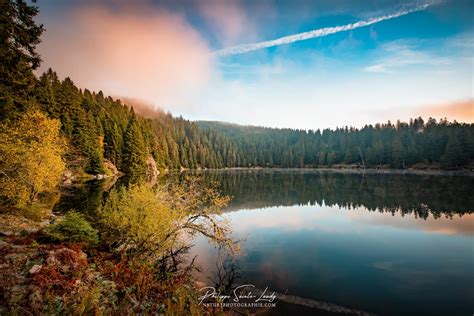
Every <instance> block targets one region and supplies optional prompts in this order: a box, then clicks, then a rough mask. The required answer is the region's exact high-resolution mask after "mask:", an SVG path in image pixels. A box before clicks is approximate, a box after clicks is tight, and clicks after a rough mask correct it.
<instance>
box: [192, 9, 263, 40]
mask: <svg viewBox="0 0 474 316" xmlns="http://www.w3.org/2000/svg"><path fill="white" fill-rule="evenodd" d="M197 4H198V10H199V12H200V14H201V15H202V16H203V17H204V18H205V20H206V21H207V23H208V24H209V25H210V26H211V29H212V30H213V32H214V33H215V34H216V35H217V37H218V39H219V41H220V43H221V44H222V45H233V44H235V43H236V42H237V41H239V40H242V39H243V38H248V37H249V34H253V33H255V24H254V22H253V21H252V20H251V19H250V17H249V16H248V14H247V12H246V11H245V9H244V6H243V5H242V3H240V1H238V0H229V1H225V2H224V1H198V2H197Z"/></svg>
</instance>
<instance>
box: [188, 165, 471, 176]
mask: <svg viewBox="0 0 474 316" xmlns="http://www.w3.org/2000/svg"><path fill="white" fill-rule="evenodd" d="M182 171H191V172H207V171H247V172H251V171H259V172H260V171H262V172H273V171H277V172H298V171H299V172H314V173H317V172H338V173H369V174H413V175H443V176H474V170H470V169H456V170H445V169H430V168H423V169H414V168H409V169H390V168H363V167H362V168H354V167H333V168H328V167H324V168H323V167H322V168H317V167H314V168H311V167H303V168H281V167H275V168H270V167H267V168H265V167H234V168H207V169H182Z"/></svg>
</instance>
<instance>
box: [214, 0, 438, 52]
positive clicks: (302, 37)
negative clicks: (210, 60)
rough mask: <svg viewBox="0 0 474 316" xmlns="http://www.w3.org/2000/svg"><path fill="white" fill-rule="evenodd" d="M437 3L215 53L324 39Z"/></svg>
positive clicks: (246, 50)
mask: <svg viewBox="0 0 474 316" xmlns="http://www.w3.org/2000/svg"><path fill="white" fill-rule="evenodd" d="M437 3H439V1H434V2H428V3H424V4H419V5H417V6H414V7H412V8H411V9H405V10H400V11H397V12H394V13H392V14H387V15H382V16H379V17H376V18H372V19H369V20H362V21H358V22H355V23H351V24H346V25H340V26H334V27H325V28H322V29H317V30H312V31H309V32H304V33H298V34H293V35H288V36H283V37H280V38H277V39H274V40H270V41H264V42H260V43H251V44H242V45H237V46H233V47H228V48H223V49H220V50H217V51H215V52H214V54H215V55H217V56H228V55H237V54H244V53H247V52H251V51H254V50H258V49H262V48H267V47H272V46H278V45H285V44H290V43H293V42H298V41H304V40H307V39H311V38H316V37H323V36H326V35H330V34H334V33H339V32H344V31H349V30H353V29H357V28H359V27H364V26H368V25H372V24H375V23H379V22H382V21H385V20H390V19H394V18H398V17H400V16H403V15H407V14H410V13H413V12H417V11H422V10H425V9H426V8H428V7H430V6H432V5H434V4H437Z"/></svg>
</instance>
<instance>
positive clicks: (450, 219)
mask: <svg viewBox="0 0 474 316" xmlns="http://www.w3.org/2000/svg"><path fill="white" fill-rule="evenodd" d="M203 177H204V180H205V182H206V183H211V182H214V181H217V182H219V183H220V188H221V190H222V192H223V194H225V195H229V196H232V197H233V199H232V201H231V202H230V204H229V206H228V208H227V209H225V210H224V217H225V218H226V219H227V220H228V221H229V223H230V225H231V227H232V229H233V232H234V235H235V237H237V238H240V239H243V241H242V243H241V252H240V253H239V254H238V255H237V257H236V259H235V263H236V269H237V272H238V274H239V276H240V278H239V279H238V283H239V284H246V283H250V284H254V285H255V286H256V287H258V288H262V289H263V288H265V287H268V288H269V289H271V290H274V291H277V292H279V293H287V294H288V295H293V296H297V297H300V298H307V299H311V300H315V301H318V302H327V303H331V304H337V305H340V306H344V307H348V308H353V309H357V310H362V311H367V312H371V313H375V314H380V315H469V316H470V315H473V312H474V272H473V271H474V239H473V235H474V214H473V212H474V190H473V188H474V177H472V176H440V175H410V174H405V175H404V174H373V173H372V174H370V173H369V174H367V173H366V174H362V173H338V172H311V171H215V172H204V173H203ZM105 187H106V188H107V185H105ZM103 191H104V183H100V182H89V183H87V184H86V185H83V186H79V187H75V188H72V189H70V191H69V192H67V194H65V195H64V197H63V198H62V200H61V201H60V203H59V204H58V205H57V209H58V210H65V209H68V208H71V207H73V208H76V209H79V210H83V211H87V210H92V209H95V207H97V205H98V203H100V201H101V200H102V199H103V198H104V193H103ZM192 252H193V255H197V256H198V257H197V263H198V264H199V265H200V266H201V267H202V272H201V274H200V275H199V277H200V278H201V280H203V281H205V282H207V283H210V282H211V281H210V280H212V279H215V272H216V258H217V253H218V251H217V249H216V248H215V247H214V246H213V245H210V244H209V243H208V242H207V241H206V240H205V239H201V238H198V239H197V240H196V241H195V246H194V248H193V249H192ZM277 305H278V304H277ZM273 313H274V314H278V310H275V311H274V312H273Z"/></svg>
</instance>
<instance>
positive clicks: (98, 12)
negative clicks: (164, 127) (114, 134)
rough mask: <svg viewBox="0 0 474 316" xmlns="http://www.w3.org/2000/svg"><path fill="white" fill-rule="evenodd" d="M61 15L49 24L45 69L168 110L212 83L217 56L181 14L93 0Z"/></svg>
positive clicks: (42, 49)
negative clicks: (98, 2) (213, 66)
mask: <svg viewBox="0 0 474 316" xmlns="http://www.w3.org/2000/svg"><path fill="white" fill-rule="evenodd" d="M59 19H61V21H60V23H54V24H51V27H49V26H48V24H46V27H47V31H46V33H45V35H44V37H43V43H42V44H41V46H40V52H41V55H42V57H43V60H44V62H43V69H45V68H47V67H52V68H53V69H54V70H56V71H57V72H58V74H59V75H60V76H69V77H71V78H72V79H73V81H75V83H76V84H78V85H79V86H80V87H83V88H89V89H93V90H103V91H104V92H106V93H108V94H111V95H115V96H126V97H132V98H140V99H143V100H145V101H147V102H150V103H152V104H154V105H155V106H156V105H159V106H162V107H164V108H168V109H169V108H170V107H179V106H186V105H187V104H189V103H190V102H191V101H192V99H193V94H194V93H198V91H199V90H200V89H202V88H204V87H205V86H206V85H207V83H208V80H209V78H210V75H211V72H212V64H213V61H212V57H211V56H212V55H211V54H210V51H209V49H208V47H207V45H206V42H205V40H204V39H203V38H202V37H201V36H200V34H199V33H198V32H197V31H196V30H194V29H193V28H192V27H191V26H190V25H189V24H188V23H187V22H186V21H185V19H184V18H183V17H182V16H180V15H177V14H173V13H170V12H168V11H164V10H158V9H156V8H153V7H151V6H150V5H147V4H146V2H142V3H141V5H140V6H138V8H137V7H133V8H132V7H128V6H127V4H126V3H125V4H122V5H121V6H119V7H117V8H114V9H110V8H105V7H102V6H97V5H90V4H89V5H88V6H87V7H85V6H84V7H79V8H76V9H75V10H73V12H72V13H71V14H69V15H67V16H64V17H62V18H59ZM55 22H58V21H55Z"/></svg>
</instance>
